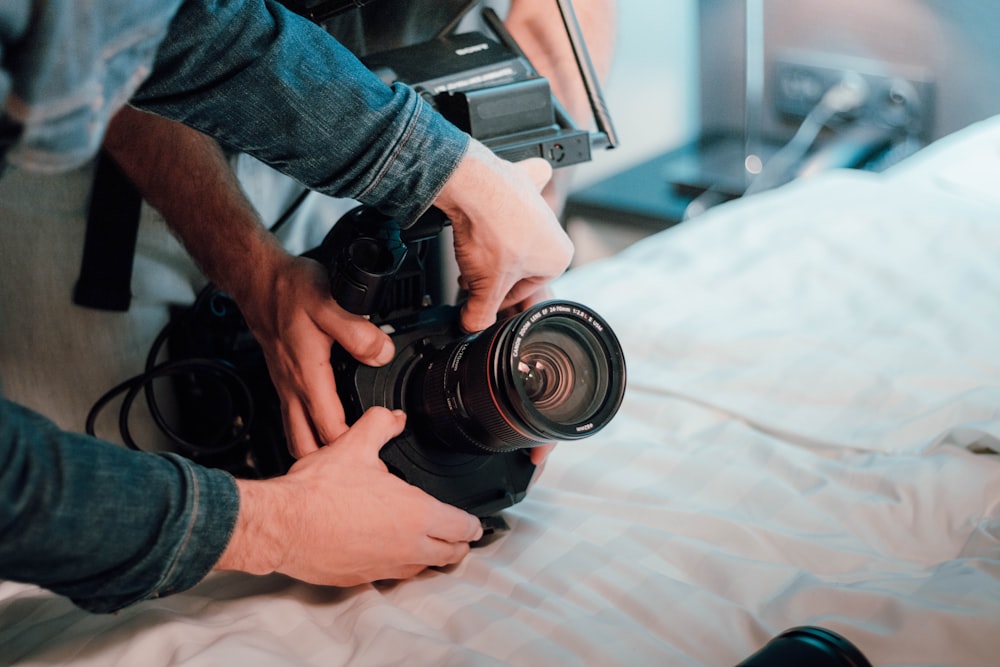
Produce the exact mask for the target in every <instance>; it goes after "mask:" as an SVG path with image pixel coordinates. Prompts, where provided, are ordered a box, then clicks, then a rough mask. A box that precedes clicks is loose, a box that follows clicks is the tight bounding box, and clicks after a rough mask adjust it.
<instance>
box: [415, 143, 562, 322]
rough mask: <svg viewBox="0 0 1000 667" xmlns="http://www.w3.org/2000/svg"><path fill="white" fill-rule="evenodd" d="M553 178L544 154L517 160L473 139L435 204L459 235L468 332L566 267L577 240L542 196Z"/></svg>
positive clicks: (458, 254)
mask: <svg viewBox="0 0 1000 667" xmlns="http://www.w3.org/2000/svg"><path fill="white" fill-rule="evenodd" d="M551 175H552V168H551V167H550V166H549V164H548V163H547V162H545V161H544V160H542V159H541V158H531V159H529V160H525V161H523V162H519V163H518V164H517V165H515V164H513V163H510V162H507V161H505V160H502V159H500V158H499V157H497V156H496V155H494V154H493V153H491V152H490V151H489V149H487V148H486V147H485V146H483V145H482V144H481V143H479V142H478V141H475V140H473V141H472V142H471V143H470V145H469V152H468V154H467V155H466V156H465V158H463V160H462V162H461V163H459V165H458V168H457V169H456V170H455V173H454V174H452V176H451V178H449V179H448V181H447V183H445V186H444V188H442V190H441V194H440V195H439V196H438V198H437V200H436V201H435V202H434V203H435V205H436V206H437V207H438V208H440V209H441V210H442V211H444V213H445V214H446V215H447V216H448V218H449V219H450V220H451V224H452V228H453V230H454V233H455V260H456V261H457V263H458V268H459V272H460V274H461V275H460V276H459V281H460V286H461V287H462V289H463V290H466V291H467V292H468V294H469V298H468V301H467V302H466V303H465V305H464V306H463V308H462V327H463V328H465V329H466V330H467V331H481V330H483V329H485V328H486V327H488V326H490V325H491V324H493V322H495V321H496V317H497V313H498V312H499V311H501V310H504V309H506V308H509V307H512V306H515V305H517V304H520V303H521V302H523V301H525V300H527V299H530V298H531V296H532V295H533V294H535V293H537V292H538V291H539V290H540V289H542V288H543V287H544V286H545V285H546V284H548V283H549V282H550V281H551V280H553V279H554V278H557V277H558V276H559V275H561V274H562V273H563V271H565V270H566V268H567V267H568V266H569V263H570V260H571V259H572V258H573V244H572V242H571V241H570V240H569V237H568V236H567V235H566V232H565V231H564V230H563V228H562V226H561V225H560V224H559V221H558V220H557V219H556V216H555V213H553V211H552V209H551V208H549V206H548V205H547V204H546V203H545V200H544V199H542V196H541V195H540V194H539V192H540V190H541V189H542V188H543V187H544V186H545V184H546V183H547V182H548V180H549V178H550V177H551Z"/></svg>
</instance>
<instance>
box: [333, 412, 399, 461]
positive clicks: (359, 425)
mask: <svg viewBox="0 0 1000 667" xmlns="http://www.w3.org/2000/svg"><path fill="white" fill-rule="evenodd" d="M405 425H406V415H405V414H404V413H403V411H402V410H389V409H388V408H383V407H378V406H376V407H373V408H369V409H368V410H366V411H365V413H364V414H363V415H361V418H360V419H358V421H356V422H354V425H353V426H351V428H349V429H348V430H347V432H346V433H344V434H343V435H341V436H340V437H339V438H337V439H336V440H334V441H333V443H332V446H333V447H335V448H343V447H347V448H349V449H350V450H351V451H353V452H357V453H358V455H359V456H361V457H363V458H369V457H373V459H374V460H377V459H378V453H379V450H380V449H382V446H383V445H385V443H387V442H389V441H390V440H391V439H393V438H395V437H396V436H397V435H399V434H400V433H402V432H403V427H404V426H405Z"/></svg>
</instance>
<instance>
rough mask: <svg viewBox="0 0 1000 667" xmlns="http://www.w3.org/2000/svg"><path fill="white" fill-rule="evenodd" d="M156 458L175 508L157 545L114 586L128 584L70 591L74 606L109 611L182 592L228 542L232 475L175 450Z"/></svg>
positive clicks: (234, 503) (235, 505)
mask: <svg viewBox="0 0 1000 667" xmlns="http://www.w3.org/2000/svg"><path fill="white" fill-rule="evenodd" d="M160 458H163V459H165V460H167V461H169V462H170V464H171V465H172V466H173V467H174V468H175V473H174V474H176V477H177V481H176V484H175V485H174V490H173V492H172V494H171V495H172V496H173V498H172V500H173V502H175V503H176V507H175V511H172V512H169V513H168V514H167V516H166V521H165V522H164V524H163V526H162V532H161V536H162V540H161V542H160V544H159V545H158V546H157V547H156V548H154V549H151V550H150V551H149V552H147V553H146V554H145V555H144V557H143V558H141V559H140V560H138V561H136V562H135V564H134V566H133V567H130V569H129V571H127V572H123V573H122V574H123V578H122V579H121V580H119V584H124V583H125V580H127V579H132V580H133V581H134V582H135V585H134V587H131V586H123V585H116V584H114V583H113V582H109V583H111V586H110V587H109V588H107V589H105V590H100V591H94V592H87V593H85V594H84V595H82V596H77V595H70V597H71V599H72V600H73V602H74V603H75V604H76V605H77V606H79V607H82V608H83V609H86V610H88V611H92V612H98V613H103V612H111V611H116V610H118V609H121V608H123V607H127V606H129V605H131V604H134V603H136V602H139V601H141V600H149V599H154V598H159V597H166V596H168V595H173V594H174V593H180V592H181V591H185V590H187V589H189V588H191V587H192V586H194V585H195V584H197V583H198V582H200V581H201V580H202V579H204V578H205V576H206V575H207V574H208V573H209V572H211V570H212V568H213V567H214V566H215V564H216V563H217V562H218V560H219V557H220V556H221V555H222V552H223V550H225V548H226V545H228V544H229V539H230V537H231V536H232V532H233V527H234V526H235V525H236V516H237V513H238V511H239V494H238V492H237V489H236V483H235V481H234V480H233V478H232V476H230V475H229V474H228V473H226V472H223V471H220V470H213V469H210V468H204V467H202V466H199V465H197V464H194V463H192V462H191V461H188V460H187V459H184V458H182V457H180V456H177V455H175V454H164V455H161V456H160ZM147 573H148V574H147ZM130 589H131V590H130Z"/></svg>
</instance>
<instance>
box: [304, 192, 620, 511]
mask: <svg viewBox="0 0 1000 667" xmlns="http://www.w3.org/2000/svg"><path fill="white" fill-rule="evenodd" d="M445 223H446V220H445V219H444V217H443V214H441V213H440V212H439V211H437V210H436V209H432V210H431V211H430V212H428V213H427V214H426V215H425V216H424V217H423V218H421V220H420V221H418V223H417V224H416V225H414V226H413V227H411V228H408V229H400V227H399V226H398V224H397V223H396V222H395V221H394V220H392V219H390V218H387V217H386V216H383V215H382V214H380V213H378V212H377V211H375V210H374V209H371V208H369V207H366V206H359V207H357V208H355V209H354V210H353V211H351V212H349V213H348V214H346V215H345V216H344V217H343V218H341V219H340V220H339V221H338V222H337V224H336V225H335V226H334V228H333V229H332V230H331V231H330V233H329V234H328V235H327V237H326V239H325V240H324V241H323V243H322V244H321V245H320V246H319V247H318V248H317V249H315V250H314V251H312V252H310V253H308V254H309V256H311V257H312V258H313V259H316V260H317V261H319V262H321V263H322V264H324V265H325V266H326V267H327V269H328V272H329V274H330V285H331V293H332V295H333V297H334V299H335V300H336V301H337V302H338V303H339V304H340V305H341V306H342V307H344V308H345V309H346V310H348V311H350V312H353V313H356V314H363V315H367V316H369V318H370V320H371V321H372V322H373V323H374V324H376V325H378V326H380V327H381V328H382V329H383V330H384V331H385V332H386V333H388V334H389V336H390V337H391V338H392V340H393V343H394V344H395V347H396V355H395V357H394V358H393V360H392V361H391V362H390V363H389V364H387V365H385V366H382V367H372V366H366V365H365V364H361V363H359V362H358V361H357V360H356V359H354V357H352V356H351V355H350V354H349V353H348V352H347V351H346V350H344V349H343V348H342V347H340V346H339V345H335V346H334V347H333V350H332V352H331V365H332V366H333V370H334V375H335V379H336V383H337V392H338V394H339V395H340V398H341V400H342V402H343V405H344V411H345V414H346V417H347V419H348V422H349V423H353V422H354V421H355V420H356V419H358V418H359V417H360V416H361V415H362V414H363V413H364V411H365V410H367V409H368V408H370V407H373V406H383V407H387V408H390V409H401V410H403V411H404V412H406V413H407V415H408V418H407V425H406V429H405V430H404V432H403V433H402V434H401V435H399V436H398V437H396V438H394V439H393V440H391V441H390V442H389V443H388V444H386V445H385V447H383V448H382V450H381V452H380V456H381V458H382V460H383V461H384V462H385V464H386V466H387V467H388V468H389V469H390V470H391V471H392V472H393V473H394V474H396V475H397V476H399V477H401V478H403V479H405V480H406V481H407V482H409V483H411V484H413V485H415V486H418V487H420V488H421V489H423V490H424V491H426V492H428V493H430V494H431V495H433V496H435V497H436V498H438V499H439V500H442V501H444V502H447V503H449V504H451V505H455V506H457V507H461V508H462V509H465V510H466V511H468V512H470V513H472V514H475V515H477V516H481V517H485V516H489V515H491V514H495V513H496V512H497V511H499V510H501V509H503V508H505V507H509V506H511V505H513V504H515V503H517V502H519V501H520V500H521V499H523V498H524V495H525V494H526V492H527V490H528V486H529V484H530V482H531V478H532V476H533V474H534V470H535V467H534V465H532V463H531V461H530V454H529V451H528V450H529V449H530V448H532V447H535V446H539V445H542V444H546V443H549V442H553V441H566V440H577V439H580V438H584V437H588V436H590V435H593V434H594V433H596V432H597V431H599V430H600V429H601V428H603V427H604V426H605V425H606V424H607V423H608V422H609V421H610V419H611V418H612V417H613V416H614V414H615V413H616V412H617V410H618V408H619V406H620V405H621V402H622V399H623V396H624V391H625V360H624V355H623V353H622V349H621V346H620V344H619V342H618V340H617V338H616V337H615V335H614V333H613V332H612V330H611V328H610V326H608V324H607V323H606V322H605V321H604V320H603V319H602V318H601V317H600V316H598V315H597V314H596V313H594V312H593V311H591V310H590V309H588V308H587V307H585V306H583V305H581V304H578V303H573V302H569V301H548V302H544V303H541V304H538V305H536V306H534V307H532V308H529V309H527V310H525V311H524V312H521V313H518V314H516V315H513V316H512V317H509V318H505V319H504V318H501V319H500V320H499V321H498V322H497V323H496V324H494V325H493V326H491V327H489V328H488V329H486V330H485V331H483V332H479V333H474V334H469V333H467V332H464V331H462V330H461V327H460V325H459V313H460V307H459V306H433V305H430V302H429V299H428V297H427V294H428V287H427V276H428V273H429V272H428V271H427V270H426V268H425V266H424V264H425V262H426V261H427V259H428V255H427V254H426V252H425V251H426V249H427V247H428V244H429V243H431V242H433V241H434V240H435V239H436V236H437V234H438V232H439V231H440V229H441V227H442V225H443V224H445ZM430 257H431V259H432V261H433V260H434V259H436V258H435V257H434V256H433V255H430Z"/></svg>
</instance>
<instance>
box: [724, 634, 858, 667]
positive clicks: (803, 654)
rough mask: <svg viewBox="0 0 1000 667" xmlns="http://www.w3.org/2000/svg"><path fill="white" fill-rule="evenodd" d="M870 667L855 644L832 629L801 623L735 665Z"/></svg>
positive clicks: (757, 666) (738, 666)
mask: <svg viewBox="0 0 1000 667" xmlns="http://www.w3.org/2000/svg"><path fill="white" fill-rule="evenodd" d="M799 666H801V667H807V666H808V667H871V663H870V662H868V658H866V657H865V656H864V654H863V653H861V651H860V650H858V647H856V646H855V645H854V644H852V643H851V642H849V641H848V640H847V639H846V638H844V637H843V636H841V635H839V634H837V633H836V632H834V631H833V630H828V629H826V628H821V627H819V626H815V625H803V626H800V627H796V628H791V629H789V630H785V631H784V632H782V633H781V634H780V635H778V636H777V637H775V638H773V639H772V640H771V641H769V642H768V643H767V644H765V645H764V647H763V648H761V649H760V650H759V651H757V652H756V653H754V654H753V655H751V656H750V657H748V658H746V659H745V660H743V662H741V663H740V664H738V665H737V666H736V667H799Z"/></svg>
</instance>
